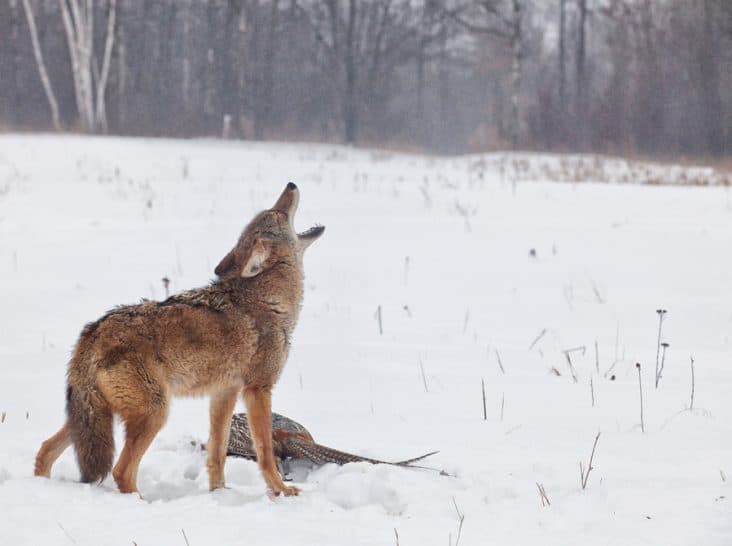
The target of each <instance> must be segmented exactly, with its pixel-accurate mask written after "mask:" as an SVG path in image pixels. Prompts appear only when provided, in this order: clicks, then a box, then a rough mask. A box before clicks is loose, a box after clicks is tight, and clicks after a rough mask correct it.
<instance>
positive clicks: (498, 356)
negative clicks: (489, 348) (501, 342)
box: [496, 349, 506, 375]
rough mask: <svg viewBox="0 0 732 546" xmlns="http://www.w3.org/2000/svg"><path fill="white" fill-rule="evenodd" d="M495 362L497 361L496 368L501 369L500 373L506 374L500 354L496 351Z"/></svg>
mask: <svg viewBox="0 0 732 546" xmlns="http://www.w3.org/2000/svg"><path fill="white" fill-rule="evenodd" d="M496 360H498V367H499V368H501V373H502V374H504V375H505V374H506V370H505V369H504V368H503V362H501V353H499V352H498V349H496Z"/></svg>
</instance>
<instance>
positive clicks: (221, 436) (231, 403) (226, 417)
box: [206, 388, 239, 491]
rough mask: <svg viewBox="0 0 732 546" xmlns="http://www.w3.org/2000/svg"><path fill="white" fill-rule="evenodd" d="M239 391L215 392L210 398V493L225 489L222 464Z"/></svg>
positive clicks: (208, 461) (207, 464)
mask: <svg viewBox="0 0 732 546" xmlns="http://www.w3.org/2000/svg"><path fill="white" fill-rule="evenodd" d="M238 395H239V389H238V388H233V389H228V390H225V391H221V392H217V393H215V394H214V395H213V396H211V429H210V431H209V436H208V446H207V449H208V460H207V461H206V466H207V467H208V487H209V489H210V490H211V491H213V490H214V489H218V488H219V487H225V483H224V463H225V462H226V445H227V444H228V443H229V429H230V428H231V417H232V415H233V413H234V407H235V406H236V398H237V396H238Z"/></svg>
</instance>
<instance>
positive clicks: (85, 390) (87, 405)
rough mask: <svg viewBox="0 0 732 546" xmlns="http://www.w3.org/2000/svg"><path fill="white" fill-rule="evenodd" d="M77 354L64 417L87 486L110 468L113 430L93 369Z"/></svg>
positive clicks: (68, 388) (105, 473)
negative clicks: (65, 416)
mask: <svg viewBox="0 0 732 546" xmlns="http://www.w3.org/2000/svg"><path fill="white" fill-rule="evenodd" d="M79 352H81V351H79ZM79 352H77V354H76V355H74V359H73V360H72V362H71V366H70V368H69V382H68V386H67V388H66V415H67V419H68V421H67V422H68V426H69V431H70V434H71V442H72V443H73V444H74V450H75V451H76V460H77V461H78V463H79V469H80V470H81V481H82V482H84V483H90V482H98V481H102V480H103V479H104V478H105V477H106V476H107V474H109V471H110V470H111V469H112V463H113V462H114V429H113V420H112V410H111V409H110V407H109V404H108V403H107V401H106V400H105V399H104V397H103V396H102V393H101V392H99V390H98V389H97V388H96V387H95V386H94V379H93V377H92V373H93V372H92V370H91V369H90V368H92V366H90V365H89V364H88V363H87V362H84V360H85V359H82V358H79V357H80V355H79V354H78V353H79Z"/></svg>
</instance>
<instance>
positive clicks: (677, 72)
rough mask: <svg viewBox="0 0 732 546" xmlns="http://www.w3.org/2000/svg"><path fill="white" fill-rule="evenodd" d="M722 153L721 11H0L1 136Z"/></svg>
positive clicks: (122, 3)
mask: <svg viewBox="0 0 732 546" xmlns="http://www.w3.org/2000/svg"><path fill="white" fill-rule="evenodd" d="M54 128H56V129H59V130H66V131H79V132H99V133H103V132H108V133H113V134H123V135H151V136H175V137H187V136H199V135H213V136H224V137H227V138H246V139H277V140H317V141H328V142H346V143H354V144H363V145H378V146H388V147H397V148H403V149H420V150H429V151H437V152H449V153H452V152H464V151H477V150H493V149H511V148H513V149H518V148H520V149H541V150H559V151H564V150H572V151H599V152H610V153H618V154H644V155H656V156H679V155H681V156H725V155H726V156H729V155H732V0H421V1H415V0H156V1H140V0H0V129H2V130H44V131H46V130H53V129H54Z"/></svg>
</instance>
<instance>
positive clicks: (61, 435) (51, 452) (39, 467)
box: [34, 424, 71, 478]
mask: <svg viewBox="0 0 732 546" xmlns="http://www.w3.org/2000/svg"><path fill="white" fill-rule="evenodd" d="M70 445H71V433H70V432H69V425H68V424H64V426H62V427H61V428H60V429H59V431H58V432H57V433H56V434H54V435H53V436H51V437H50V438H49V439H48V440H46V441H45V442H43V443H42V444H41V449H39V450H38V455H36V467H35V472H34V474H35V475H36V476H43V477H45V478H48V477H49V476H50V475H51V467H52V466H53V463H54V462H55V461H56V459H58V458H59V456H60V455H61V453H63V451H64V450H65V449H66V448H67V447H69V446H70Z"/></svg>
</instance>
